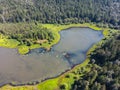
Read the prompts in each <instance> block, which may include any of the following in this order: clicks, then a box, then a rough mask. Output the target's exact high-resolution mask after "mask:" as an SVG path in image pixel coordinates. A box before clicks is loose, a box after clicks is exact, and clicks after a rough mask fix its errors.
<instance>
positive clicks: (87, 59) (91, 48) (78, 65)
mask: <svg viewBox="0 0 120 90" xmlns="http://www.w3.org/2000/svg"><path fill="white" fill-rule="evenodd" d="M75 27H76V26H75ZM77 27H80V26H77ZM69 28H72V27H69ZM80 28H81V27H80ZM83 28H84V27H83ZM88 28H89V27H88ZM65 29H67V28H65ZM65 29H62V30H65ZM91 29H92V28H91ZM93 30H94V29H93ZM60 31H61V30H60ZM103 35H104V32H103ZM104 37H105V35H104ZM100 42H102V41H100ZM100 42H97V43H100ZM96 46H97V44H95V45H91V46H90V48H89V49H88V50H87V52H86V59H85V60H84V61H83V62H82V63H80V64H77V65H74V66H73V67H72V68H71V69H70V70H66V71H65V72H63V73H61V74H60V75H58V76H56V77H53V78H46V79H45V80H42V82H38V81H33V82H37V83H36V84H31V85H30V86H32V85H37V84H39V83H43V82H45V81H46V80H50V79H55V78H59V77H62V76H64V75H65V74H67V73H69V72H72V71H73V70H74V69H76V68H77V67H80V66H81V65H82V64H83V63H85V62H87V63H89V57H88V55H89V54H90V53H92V51H93V50H95V48H97V47H96ZM6 85H12V86H14V85H13V84H11V83H8V84H5V86H6ZM25 85H29V84H22V85H15V86H25ZM2 87H4V86H2Z"/></svg>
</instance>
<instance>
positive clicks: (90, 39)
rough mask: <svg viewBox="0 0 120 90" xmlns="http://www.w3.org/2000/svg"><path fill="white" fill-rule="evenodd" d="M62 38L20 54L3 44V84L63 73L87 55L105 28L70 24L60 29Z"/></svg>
mask: <svg viewBox="0 0 120 90" xmlns="http://www.w3.org/2000/svg"><path fill="white" fill-rule="evenodd" d="M60 35H61V40H60V41H59V43H58V44H56V45H54V46H53V47H52V49H51V50H50V51H49V52H47V51H45V50H44V49H42V48H40V49H34V50H31V52H30V53H29V54H28V55H19V54H18V52H17V50H16V49H8V48H2V47H1V48H0V85H3V84H6V83H10V82H15V83H17V84H19V83H26V82H30V81H41V80H44V79H46V78H51V77H55V76H58V75H60V74H61V73H62V72H65V71H66V70H68V69H71V68H72V67H73V66H75V65H76V64H80V63H81V62H83V61H84V60H85V59H86V53H87V51H88V50H89V48H91V47H92V45H93V44H95V43H97V42H98V41H100V40H101V39H102V38H103V34H102V31H95V30H92V29H90V28H70V29H67V30H63V31H61V32H60Z"/></svg>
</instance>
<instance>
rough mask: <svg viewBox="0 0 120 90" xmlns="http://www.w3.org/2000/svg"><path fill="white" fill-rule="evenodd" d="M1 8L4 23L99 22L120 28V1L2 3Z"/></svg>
mask: <svg viewBox="0 0 120 90" xmlns="http://www.w3.org/2000/svg"><path fill="white" fill-rule="evenodd" d="M0 6H1V7H0V14H1V15H2V18H0V22H5V21H6V22H30V21H39V22H42V23H60V24H63V23H67V24H69V23H84V22H96V23H107V24H109V27H111V28H120V27H119V25H120V18H119V17H120V14H119V6H120V0H0Z"/></svg>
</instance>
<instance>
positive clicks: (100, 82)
mask: <svg viewBox="0 0 120 90" xmlns="http://www.w3.org/2000/svg"><path fill="white" fill-rule="evenodd" d="M90 63H91V64H92V70H91V71H90V72H89V73H88V74H86V75H85V76H83V78H81V79H79V80H76V81H75V82H74V84H73V85H72V89H71V90H120V33H119V35H118V34H117V35H115V36H114V37H113V38H112V39H110V40H109V41H107V42H106V43H105V44H104V45H103V46H102V47H100V48H98V49H96V50H95V51H94V53H93V54H92V55H91V62H90Z"/></svg>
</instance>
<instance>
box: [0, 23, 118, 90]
mask: <svg viewBox="0 0 120 90" xmlns="http://www.w3.org/2000/svg"><path fill="white" fill-rule="evenodd" d="M42 26H43V27H46V28H48V29H50V30H51V31H52V32H53V33H54V36H55V37H56V39H55V40H54V41H53V42H52V43H51V44H49V45H47V44H46V45H44V47H46V48H50V47H51V46H52V45H54V44H56V43H57V42H58V41H59V39H60V35H59V31H61V30H64V29H67V28H70V27H89V28H92V29H94V30H103V34H104V39H103V40H101V41H100V42H99V43H97V44H95V45H94V46H93V47H92V48H91V49H90V50H89V51H88V53H87V59H86V60H85V61H84V62H83V63H82V64H79V65H77V66H75V67H74V68H73V69H72V70H70V71H68V72H66V73H64V74H62V75H60V76H59V77H56V78H54V79H49V80H46V81H44V82H42V83H40V84H37V85H32V86H28V85H25V86H17V87H13V86H10V85H6V86H3V87H1V88H0V90H59V88H60V87H65V90H70V88H71V84H72V83H73V82H74V80H76V79H79V78H82V76H83V75H84V74H87V73H88V72H89V71H90V70H91V68H92V65H91V64H89V62H90V59H89V55H90V54H91V53H93V51H94V50H95V49H96V48H98V47H100V46H101V45H102V44H104V42H105V41H106V40H107V39H109V38H110V37H112V34H113V33H116V32H117V31H114V30H110V29H109V28H99V27H96V25H94V24H88V23H85V24H70V25H54V24H42ZM24 47H26V46H22V47H21V48H22V49H23V50H25V49H24ZM39 47H40V46H39V45H33V46H30V47H27V48H28V49H34V48H39ZM20 50H21V49H20ZM25 51H26V50H25ZM19 52H20V51H19Z"/></svg>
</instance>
